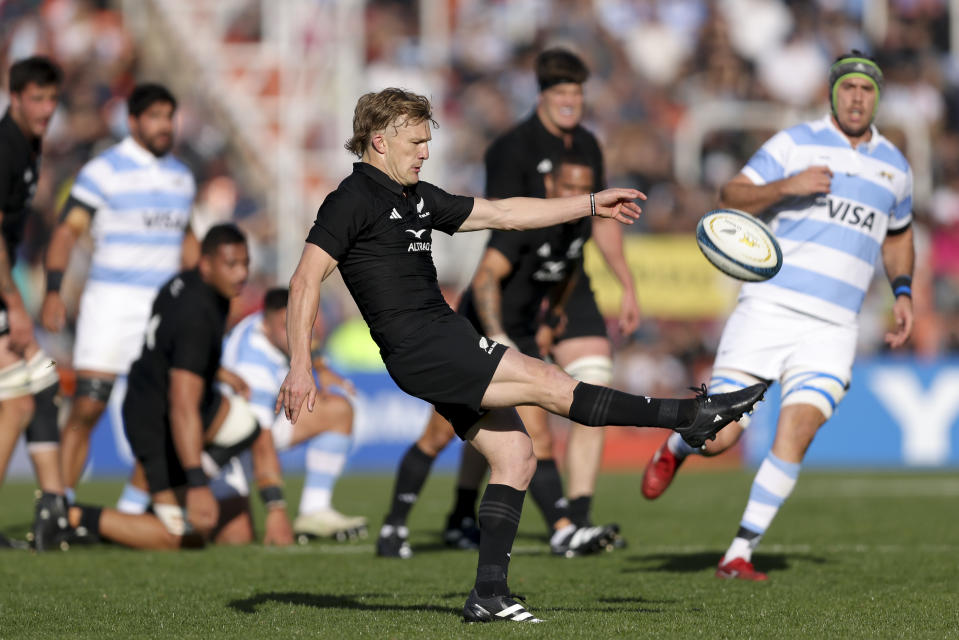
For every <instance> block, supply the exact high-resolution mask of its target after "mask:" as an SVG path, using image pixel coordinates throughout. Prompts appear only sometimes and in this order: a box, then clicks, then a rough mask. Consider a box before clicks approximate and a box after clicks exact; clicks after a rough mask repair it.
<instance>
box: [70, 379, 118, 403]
mask: <svg viewBox="0 0 959 640" xmlns="http://www.w3.org/2000/svg"><path fill="white" fill-rule="evenodd" d="M111 391H113V380H110V379H109V378H90V377H87V376H82V377H79V378H77V392H76V394H75V395H74V397H75V398H90V399H91V400H96V401H97V402H102V403H104V404H106V403H107V401H108V400H110V392H111Z"/></svg>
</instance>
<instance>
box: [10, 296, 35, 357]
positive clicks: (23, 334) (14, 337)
mask: <svg viewBox="0 0 959 640" xmlns="http://www.w3.org/2000/svg"><path fill="white" fill-rule="evenodd" d="M7 322H8V323H9V324H10V350H11V351H13V352H14V353H16V354H18V355H23V352H24V351H26V349H27V347H29V346H30V344H31V343H32V342H33V320H31V319H30V314H29V313H27V310H26V309H24V308H23V306H22V305H21V306H11V307H8V308H7Z"/></svg>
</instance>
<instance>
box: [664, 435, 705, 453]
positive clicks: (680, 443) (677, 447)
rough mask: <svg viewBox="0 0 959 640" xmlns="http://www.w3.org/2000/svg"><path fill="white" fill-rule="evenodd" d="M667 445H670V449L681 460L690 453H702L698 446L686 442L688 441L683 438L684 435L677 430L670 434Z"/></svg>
mask: <svg viewBox="0 0 959 640" xmlns="http://www.w3.org/2000/svg"><path fill="white" fill-rule="evenodd" d="M666 446H667V447H669V450H670V451H671V452H672V453H673V455H674V456H676V457H677V458H678V459H680V460H682V459H684V458H685V457H686V456H688V455H692V454H694V453H696V454H698V453H701V451H700V450H699V449H698V448H697V447H691V446H689V445H688V444H686V441H685V440H683V437H682V436H681V435H679V434H678V433H676V432H675V431H674V432H673V433H672V435H670V436H669V440H667V441H666Z"/></svg>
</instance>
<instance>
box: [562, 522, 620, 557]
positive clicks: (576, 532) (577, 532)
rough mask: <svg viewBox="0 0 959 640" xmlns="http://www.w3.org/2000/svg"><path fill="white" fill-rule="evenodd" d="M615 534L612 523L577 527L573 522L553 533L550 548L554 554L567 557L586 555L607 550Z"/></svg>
mask: <svg viewBox="0 0 959 640" xmlns="http://www.w3.org/2000/svg"><path fill="white" fill-rule="evenodd" d="M618 529H619V527H616V530H618ZM615 535H616V531H614V530H613V528H612V525H603V526H599V527H597V526H588V527H577V526H576V525H574V524H571V525H569V526H567V527H564V528H562V529H560V530H559V531H557V532H556V533H554V534H553V537H552V538H550V540H549V550H550V552H551V553H553V555H557V556H565V557H567V558H572V557H574V556H584V555H588V554H590V553H596V552H597V551H603V550H605V549H606V548H607V546H608V545H609V544H611V543H612V541H613V538H614V536H615Z"/></svg>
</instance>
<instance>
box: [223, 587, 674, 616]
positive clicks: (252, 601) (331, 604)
mask: <svg viewBox="0 0 959 640" xmlns="http://www.w3.org/2000/svg"><path fill="white" fill-rule="evenodd" d="M391 597H392V595H391V594H382V593H361V594H355V595H349V596H345V595H335V594H330V593H303V592H301V591H269V592H267V593H261V594H259V595H256V596H253V597H252V598H244V599H243V600H233V601H232V602H230V603H228V605H227V606H228V607H230V608H231V609H234V610H235V611H239V612H240V613H256V612H257V607H259V606H260V605H263V604H266V603H279V604H295V605H304V606H307V607H315V608H317V609H352V610H355V611H410V612H413V613H422V612H424V611H433V612H436V613H445V614H449V615H452V616H456V617H459V616H460V615H461V614H460V608H459V607H449V606H445V607H444V606H440V605H435V604H385V603H372V602H365V601H364V600H365V599H367V598H391ZM442 597H444V598H456V599H458V598H464V599H465V596H464V595H463V594H462V593H446V594H443V596H442ZM675 602H676V601H675V600H650V599H647V598H642V597H630V598H600V599H599V600H598V601H597V604H596V605H595V606H589V605H586V606H578V607H550V606H548V603H540V604H541V605H543V606H544V607H545V608H544V611H549V612H569V613H583V612H595V613H623V612H632V613H664V609H659V608H649V607H646V606H642V605H656V604H667V605H668V604H673V603H675Z"/></svg>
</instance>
